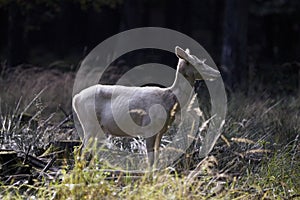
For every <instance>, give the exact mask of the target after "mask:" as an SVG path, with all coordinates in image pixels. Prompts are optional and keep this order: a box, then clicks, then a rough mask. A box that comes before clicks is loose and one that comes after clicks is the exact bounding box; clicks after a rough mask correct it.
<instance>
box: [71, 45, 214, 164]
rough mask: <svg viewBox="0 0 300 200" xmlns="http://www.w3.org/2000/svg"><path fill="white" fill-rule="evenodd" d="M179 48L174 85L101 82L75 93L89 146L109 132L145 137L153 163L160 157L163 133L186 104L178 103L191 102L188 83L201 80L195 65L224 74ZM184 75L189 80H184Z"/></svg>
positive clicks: (210, 76) (76, 108)
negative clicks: (107, 83)
mask: <svg viewBox="0 0 300 200" xmlns="http://www.w3.org/2000/svg"><path fill="white" fill-rule="evenodd" d="M175 51H176V55H177V56H178V58H179V62H178V66H177V72H176V77H175V81H174V83H173V85H172V86H171V87H168V88H159V87H127V86H120V85H113V86H112V85H100V84H98V85H94V86H91V87H89V88H86V89H84V90H82V91H81V92H80V93H79V94H76V95H75V96H74V98H73V109H74V111H75V113H76V114H77V117H78V119H79V121H80V124H81V126H82V129H83V135H80V137H81V139H83V144H84V146H85V147H87V146H88V143H89V142H91V140H94V139H97V140H98V141H101V140H104V139H106V136H105V134H110V135H112V136H119V137H134V136H144V137H146V146H147V153H148V159H149V163H150V165H153V163H154V159H157V158H158V151H159V146H160V141H161V137H162V135H163V134H164V133H165V132H166V131H167V130H168V128H169V126H170V125H171V123H172V122H173V120H174V112H175V113H176V112H177V111H178V110H179V106H181V107H183V106H182V105H179V106H178V102H187V101H188V98H189V97H190V94H185V92H186V89H185V88H186V87H185V86H186V85H187V84H190V85H193V84H194V81H195V80H196V79H201V76H200V74H199V73H198V71H197V70H195V68H194V66H196V67H199V70H200V71H201V75H202V76H203V78H208V79H214V78H217V77H218V76H220V74H219V72H218V71H217V70H214V69H213V68H211V67H209V66H208V65H206V64H205V63H204V61H203V60H202V61H201V60H199V59H198V58H197V57H196V56H193V55H190V52H189V50H188V49H187V50H186V51H184V50H182V49H181V48H179V47H176V49H175ZM192 65H193V66H192ZM180 74H182V75H183V76H184V77H185V78H186V80H188V81H186V80H183V78H182V77H181V76H180ZM180 77H181V78H180ZM176 97H179V98H181V99H177V98H176ZM171 113H172V114H171ZM120 127H121V128H120ZM153 152H154V153H155V155H154V154H153Z"/></svg>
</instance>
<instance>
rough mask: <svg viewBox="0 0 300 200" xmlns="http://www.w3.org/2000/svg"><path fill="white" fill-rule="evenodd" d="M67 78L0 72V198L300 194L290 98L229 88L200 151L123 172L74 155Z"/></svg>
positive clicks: (296, 126) (299, 103) (299, 109)
mask: <svg viewBox="0 0 300 200" xmlns="http://www.w3.org/2000/svg"><path fill="white" fill-rule="evenodd" d="M26 70H27V72H26ZM41 74H42V75H41ZM40 77H43V78H40ZM73 79H74V73H71V72H68V73H62V72H61V71H57V70H55V69H51V70H48V71H47V72H46V73H44V71H43V70H40V69H38V68H35V69H33V68H31V67H30V68H28V69H25V70H24V69H23V70H22V71H19V72H14V73H13V74H10V76H9V78H8V77H7V76H4V75H1V76H0V85H1V87H3V88H1V90H0V92H1V93H0V103H1V107H0V198H1V199H300V141H299V139H300V138H299V135H300V97H299V96H297V95H286V96H279V95H278V96H274V95H270V94H268V93H267V92H259V93H253V94H248V95H245V94H243V93H242V92H236V93H232V94H230V97H229V99H228V105H227V106H228V113H227V117H226V123H225V126H224V128H223V130H222V134H221V137H220V138H219V139H218V141H217V143H216V144H215V146H214V149H213V150H212V152H211V153H210V154H209V155H208V156H207V157H206V158H200V157H199V156H198V151H197V148H195V147H197V144H193V145H191V147H190V148H189V149H188V150H187V151H186V153H185V154H184V155H183V156H181V157H180V158H179V159H178V160H177V161H176V162H175V163H173V164H171V165H170V166H169V167H168V168H165V169H162V170H159V171H155V172H151V173H142V172H138V173H128V172H124V171H121V170H115V169H113V168H111V167H109V166H108V165H107V163H105V162H103V161H101V159H97V158H92V159H90V160H89V161H87V159H85V157H82V156H81V155H80V153H79V152H80V151H78V149H79V145H80V142H78V141H77V140H78V136H77V133H76V129H75V128H74V123H73V120H72V117H71V115H72V113H71V112H70V106H69V104H70V101H71V100H70V99H71V98H70V97H71V92H72V84H73ZM28 80H31V81H28ZM60 94H61V95H60ZM204 110H205V109H204ZM127 142H128V141H127ZM131 142H132V141H131ZM125 143H126V141H125ZM133 143H134V144H135V148H143V147H142V142H141V140H140V139H139V138H137V139H136V140H134V141H133ZM195 143H197V141H195ZM121 145H125V146H126V144H121ZM127 145H128V144H127ZM133 146H134V145H133ZM123 147H124V146H123Z"/></svg>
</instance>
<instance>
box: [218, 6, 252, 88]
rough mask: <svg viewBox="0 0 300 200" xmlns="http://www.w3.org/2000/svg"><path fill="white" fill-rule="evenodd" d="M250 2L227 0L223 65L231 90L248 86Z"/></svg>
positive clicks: (227, 83)
mask: <svg viewBox="0 0 300 200" xmlns="http://www.w3.org/2000/svg"><path fill="white" fill-rule="evenodd" d="M248 3H249V2H248V0H245V1H240V0H226V2H225V12H224V27H223V31H224V32H223V48H222V55H221V56H222V57H221V63H222V65H223V68H224V69H225V70H224V71H225V73H224V75H225V77H224V79H225V83H226V85H227V87H229V89H231V90H234V89H236V88H242V89H244V88H245V87H246V84H247V74H248V69H247V24H248V23H247V22H248Z"/></svg>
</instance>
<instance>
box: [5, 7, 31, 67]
mask: <svg viewBox="0 0 300 200" xmlns="http://www.w3.org/2000/svg"><path fill="white" fill-rule="evenodd" d="M24 23H25V19H24V16H22V13H21V8H20V7H19V5H17V2H14V1H12V2H11V3H10V5H9V10H8V32H7V33H8V35H7V39H8V44H7V45H8V56H7V57H8V60H7V62H8V66H10V67H12V66H15V65H18V64H21V63H23V62H25V60H26V57H27V54H26V52H27V51H26V47H25V43H26V42H25V40H26V34H25V26H24Z"/></svg>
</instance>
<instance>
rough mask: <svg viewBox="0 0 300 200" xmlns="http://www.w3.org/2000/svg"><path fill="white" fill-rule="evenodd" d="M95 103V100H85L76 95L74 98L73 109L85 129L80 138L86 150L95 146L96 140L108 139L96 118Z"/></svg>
mask: <svg viewBox="0 0 300 200" xmlns="http://www.w3.org/2000/svg"><path fill="white" fill-rule="evenodd" d="M94 101H95V100H94V98H85V97H82V96H79V95H75V96H74V98H73V109H74V111H75V113H76V115H77V118H78V120H79V122H80V125H81V127H82V129H83V134H82V135H80V137H81V139H82V140H83V145H84V147H85V148H86V147H87V146H89V145H94V144H93V143H94V142H95V140H98V141H102V140H104V139H105V138H106V137H105V134H104V132H103V131H102V129H101V128H100V124H99V122H98V119H97V116H96V112H95V106H94V105H95V104H94Z"/></svg>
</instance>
